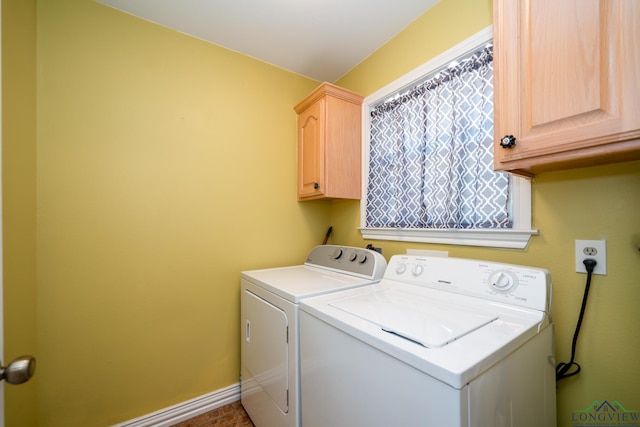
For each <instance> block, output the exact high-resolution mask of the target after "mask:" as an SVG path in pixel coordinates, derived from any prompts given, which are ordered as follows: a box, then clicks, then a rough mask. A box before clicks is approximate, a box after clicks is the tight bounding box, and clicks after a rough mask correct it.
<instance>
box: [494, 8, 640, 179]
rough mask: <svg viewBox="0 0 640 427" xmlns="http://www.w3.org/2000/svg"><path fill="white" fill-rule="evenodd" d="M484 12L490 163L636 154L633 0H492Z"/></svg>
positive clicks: (520, 165) (540, 165) (580, 162)
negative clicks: (489, 12)
mask: <svg viewBox="0 0 640 427" xmlns="http://www.w3.org/2000/svg"><path fill="white" fill-rule="evenodd" d="M494 13H495V16H494V48H495V61H494V65H495V74H494V76H495V77H494V78H495V86H494V89H495V106H494V109H495V124H494V125H495V131H496V134H495V136H496V142H495V144H496V145H495V166H496V169H497V170H514V169H522V170H524V171H525V172H526V171H529V172H530V171H532V170H533V171H535V170H539V171H544V170H554V169H561V168H568V167H579V166H587V165H590V164H596V163H605V162H608V161H619V160H625V159H626V158H625V156H628V155H630V154H632V155H635V156H636V157H637V155H638V152H640V145H639V143H638V141H632V140H633V139H637V138H640V131H638V129H640V101H639V99H640V97H639V96H638V93H639V88H640V84H639V83H638V80H639V79H640V59H639V56H640V55H639V54H640V41H639V39H640V30H638V28H639V26H640V17H639V14H640V7H639V6H638V2H637V1H634V0H523V1H513V0H496V1H495V3H494ZM505 135H513V136H515V138H516V144H515V145H514V146H513V147H511V148H503V147H501V146H500V139H501V138H502V137H503V136H505ZM634 153H635V154H634ZM627 158H628V157H627ZM628 159H630V158H628Z"/></svg>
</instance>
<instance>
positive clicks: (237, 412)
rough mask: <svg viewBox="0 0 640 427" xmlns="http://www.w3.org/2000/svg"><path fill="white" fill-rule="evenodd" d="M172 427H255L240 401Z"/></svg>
mask: <svg viewBox="0 0 640 427" xmlns="http://www.w3.org/2000/svg"><path fill="white" fill-rule="evenodd" d="M172 427H253V423H252V422H251V419H250V418H249V415H247V413H246V412H245V410H244V408H243V407H242V404H241V403H240V401H237V402H233V403H230V404H228V405H225V406H222V407H220V408H217V409H214V410H213V411H209V412H205V413H204V414H202V415H198V416H197V417H194V418H191V419H189V420H186V421H182V422H179V423H178V424H174V425H173V426H172Z"/></svg>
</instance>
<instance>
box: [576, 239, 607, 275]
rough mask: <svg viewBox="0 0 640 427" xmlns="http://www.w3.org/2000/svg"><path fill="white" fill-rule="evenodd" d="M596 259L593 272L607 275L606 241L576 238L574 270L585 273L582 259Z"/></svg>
mask: <svg viewBox="0 0 640 427" xmlns="http://www.w3.org/2000/svg"><path fill="white" fill-rule="evenodd" d="M587 258H591V259H594V260H596V266H595V268H594V269H593V274H601V275H603V276H606V275H607V241H606V240H576V272H577V273H586V272H587V269H586V268H585V266H584V264H583V263H582V261H583V260H585V259H587Z"/></svg>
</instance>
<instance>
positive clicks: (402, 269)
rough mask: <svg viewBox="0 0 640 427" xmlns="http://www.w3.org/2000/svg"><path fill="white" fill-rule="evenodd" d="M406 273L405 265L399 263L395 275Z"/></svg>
mask: <svg viewBox="0 0 640 427" xmlns="http://www.w3.org/2000/svg"><path fill="white" fill-rule="evenodd" d="M405 271H407V264H404V263H400V264H398V265H397V266H396V274H404V272H405Z"/></svg>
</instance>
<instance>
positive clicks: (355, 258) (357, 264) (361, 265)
mask: <svg viewBox="0 0 640 427" xmlns="http://www.w3.org/2000/svg"><path fill="white" fill-rule="evenodd" d="M305 265H309V266H313V267H320V268H326V269H330V270H333V271H337V272H340V273H344V274H351V275H354V276H358V277H365V278H370V279H374V280H380V279H382V276H383V275H384V272H385V270H386V268H387V260H386V259H385V258H384V257H383V256H382V254H380V253H378V252H376V251H373V250H370V249H364V248H355V247H352V246H335V245H320V246H316V247H315V248H313V249H312V250H311V252H310V253H309V255H308V256H307V259H306V261H305Z"/></svg>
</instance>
